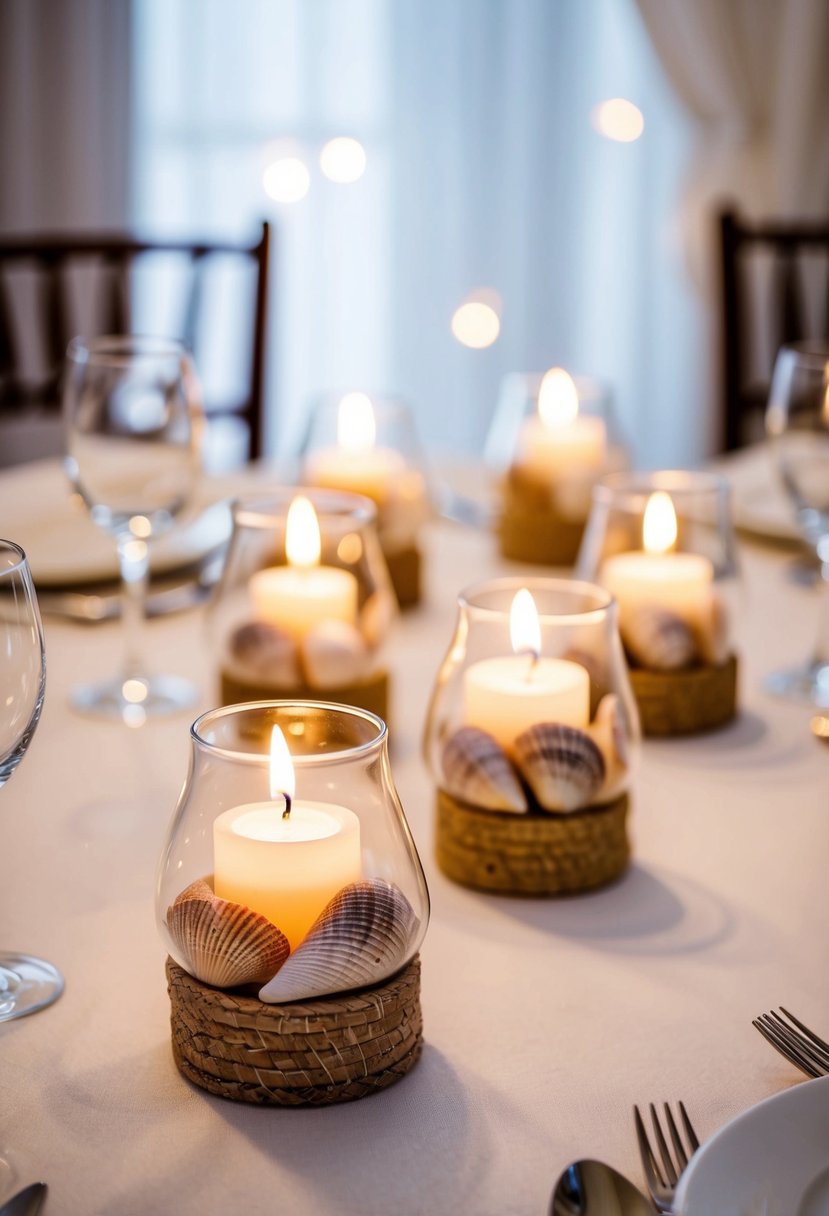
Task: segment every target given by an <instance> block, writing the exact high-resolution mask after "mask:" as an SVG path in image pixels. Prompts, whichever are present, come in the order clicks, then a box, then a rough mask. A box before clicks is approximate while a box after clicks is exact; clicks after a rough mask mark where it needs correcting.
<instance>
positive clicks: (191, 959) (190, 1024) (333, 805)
mask: <svg viewBox="0 0 829 1216" xmlns="http://www.w3.org/2000/svg"><path fill="white" fill-rule="evenodd" d="M268 736H270V737H271V739H272V746H271V752H270V756H269V755H268V754H265V753H264V752H263V751H262V747H261V739H262V738H263V737H268ZM191 744H192V754H191V764H190V772H189V775H188V778H187V781H186V783H185V786H184V789H183V791H182V794H181V797H180V799H179V803H178V806H177V808H176V811H175V815H174V818H173V822H172V825H171V828H170V831H169V834H168V839H167V843H166V846H165V849H164V852H163V855H162V859H161V865H160V869H159V876H158V883H157V894H156V912H157V919H158V925H159V929H160V932H161V935H162V938H163V940H164V942H165V944H166V946H167V949H168V952H169V956H170V957H169V958H168V960H167V977H168V988H169V993H170V1000H171V1008H172V1019H171V1020H172V1038H173V1053H174V1058H175V1061H176V1064H177V1066H178V1068H179V1069H180V1071H181V1072H182V1073H183V1074H184V1075H185V1076H186V1077H188V1078H189V1079H190V1080H191V1081H193V1082H194V1083H195V1084H196V1085H199V1086H201V1087H202V1088H203V1089H206V1090H208V1091H209V1092H211V1093H214V1094H219V1095H221V1096H222V1097H229V1098H235V1099H238V1100H241V1101H245V1102H253V1103H260V1104H269V1105H289V1106H290V1105H326V1104H329V1103H334V1102H343V1101H349V1100H352V1099H354V1098H359V1097H363V1096H365V1095H367V1094H370V1093H374V1092H376V1091H377V1090H378V1089H382V1088H384V1087H385V1086H387V1085H390V1084H392V1083H393V1082H394V1081H396V1080H398V1079H399V1078H400V1077H402V1076H403V1075H405V1073H406V1072H408V1071H409V1069H411V1068H412V1067H413V1066H414V1064H415V1063H416V1062H417V1059H418V1058H419V1055H420V1051H421V1046H422V1017H421V1011H420V963H419V958H418V955H417V951H418V949H419V947H420V944H421V942H422V940H423V936H424V934H425V932H426V927H427V923H428V918H429V896H428V891H427V888H426V882H425V879H424V876H423V872H422V869H421V866H420V861H419V858H418V856H417V851H416V849H415V846H414V843H413V841H412V838H411V834H410V832H409V829H408V825H407V823H406V819H405V816H404V814H403V809H402V807H401V805H400V802H399V800H398V798H397V794H396V791H395V788H394V784H393V781H392V778H391V772H390V768H389V763H388V754H387V730H386V726H385V724H384V723H383V722H382V721H380V720H379V719H378V718H376V717H374V716H373V715H371V714H368V713H365V712H363V711H360V710H358V709H354V708H346V707H341V706H335V705H328V704H324V703H321V702H317V703H311V702H308V703H290V702H262V703H258V704H247V705H236V706H229V707H225V708H223V709H217V710H211V711H210V712H208V713H206V714H204V715H202V717H201V718H199V719H198V720H197V721H196V722H195V723H194V725H193V728H192V730H191ZM294 780H295V783H296V794H294V793H293V792H292V790H293V784H294Z"/></svg>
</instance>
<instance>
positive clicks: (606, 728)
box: [590, 692, 630, 802]
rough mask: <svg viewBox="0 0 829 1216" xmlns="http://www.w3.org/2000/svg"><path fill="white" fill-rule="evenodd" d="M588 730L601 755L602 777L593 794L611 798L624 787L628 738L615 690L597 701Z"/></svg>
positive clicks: (598, 799)
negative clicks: (594, 715) (603, 765)
mask: <svg viewBox="0 0 829 1216" xmlns="http://www.w3.org/2000/svg"><path fill="white" fill-rule="evenodd" d="M590 734H591V736H592V737H593V739H594V740H595V742H596V744H597V745H598V747H599V750H600V751H601V753H602V755H603V756H604V763H605V776H604V781H603V783H602V785H601V788H600V789H599V791H598V793H597V794H596V801H597V802H610V801H612V799H614V798H617V797H618V796H619V794H621V793H622V791H623V790H624V788H625V786H626V784H627V779H628V766H629V764H630V741H629V739H628V733H627V723H626V721H625V718H624V715H623V713H622V707H621V703H620V701H619V698H618V697H617V696H616V694H615V693H612V692H610V693H608V694H607V696H605V697H602V699H601V701H600V702H599V708H598V709H597V710H596V717H595V720H594V721H593V723H592V724H591V726H590Z"/></svg>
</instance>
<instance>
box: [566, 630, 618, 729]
mask: <svg viewBox="0 0 829 1216" xmlns="http://www.w3.org/2000/svg"><path fill="white" fill-rule="evenodd" d="M561 657H562V658H563V659H569V661H570V662H571V663H578V664H579V665H580V666H581V667H583V668H584V669H585V671H586V672H587V674H588V675H589V676H590V713H591V714H595V712H596V710H597V709H598V706H599V701H600V700H601V696H602V691H603V690H605V689H607V688H609V687H610V679H609V677H608V673H607V664H606V662H605V660H604V658H603V657H602V656H600V655H597V654H595V653H594V651H593V650H592V649H589V647H588V646H587V645H581V644H580V643H579V642H578V641H575V642H574V643H573V645H572V646H570V647H569V648H568V649H567V650H565V652H564V654H563V655H562V656H561Z"/></svg>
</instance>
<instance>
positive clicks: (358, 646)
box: [302, 621, 368, 688]
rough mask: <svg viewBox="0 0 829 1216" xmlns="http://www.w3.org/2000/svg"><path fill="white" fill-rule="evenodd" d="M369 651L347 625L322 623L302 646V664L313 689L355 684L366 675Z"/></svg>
mask: <svg viewBox="0 0 829 1216" xmlns="http://www.w3.org/2000/svg"><path fill="white" fill-rule="evenodd" d="M367 661H368V648H367V646H366V643H365V639H364V638H363V635H362V634H361V633H360V631H359V629H356V628H355V627H354V626H353V625H349V624H348V622H347V621H320V623H319V624H318V625H315V626H314V628H313V629H311V630H310V631H309V632H308V633H307V634H306V636H305V638H304V639H303V642H302V662H303V665H304V667H305V675H306V678H307V680H308V683H309V684H310V685H311V687H312V688H338V687H341V686H342V685H344V684H355V683H357V682H358V681H359V680H361V679H362V677H363V676H364V675H365V673H366V666H367Z"/></svg>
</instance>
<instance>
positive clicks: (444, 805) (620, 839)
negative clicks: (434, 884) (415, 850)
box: [435, 790, 631, 896]
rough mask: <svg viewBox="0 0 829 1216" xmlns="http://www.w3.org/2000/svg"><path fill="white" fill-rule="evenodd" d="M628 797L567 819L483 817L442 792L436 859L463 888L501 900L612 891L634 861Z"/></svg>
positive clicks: (439, 793) (481, 812)
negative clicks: (494, 894) (502, 897)
mask: <svg viewBox="0 0 829 1216" xmlns="http://www.w3.org/2000/svg"><path fill="white" fill-rule="evenodd" d="M628 808H629V801H628V797H627V795H626V794H623V795H622V796H621V797H620V798H617V799H615V801H613V802H611V803H609V804H608V805H607V806H596V807H585V808H584V809H582V810H579V811H572V812H570V813H569V814H566V815H550V814H545V813H543V812H539V811H536V812H530V813H528V814H525V815H514V814H510V813H509V812H497V811H488V810H480V809H478V808H477V807H474V806H470V805H469V804H465V803H463V802H460V801H459V800H458V799H457V798H454V797H453V796H452V795H451V794H449V793H447V792H446V790H438V791H437V801H436V812H437V817H436V822H435V855H436V858H437V863H438V865H439V867H440V869H441V870H442V872H443V873H444V874H445V875H446V877H447V878H451V879H452V880H453V881H454V882H457V883H460V884H461V886H465V887H472V888H474V889H475V890H478V891H489V892H497V893H499V894H502V895H527V896H539V895H566V894H574V893H577V892H579V891H590V890H594V889H596V888H598V887H603V886H606V885H607V884H608V883H611V882H614V881H615V880H616V879H618V878H620V877H621V876H622V874H624V872H625V870H626V869H627V866H628V863H629V861H630V855H631V850H630V841H629V840H628V834H627V817H628Z"/></svg>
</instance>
